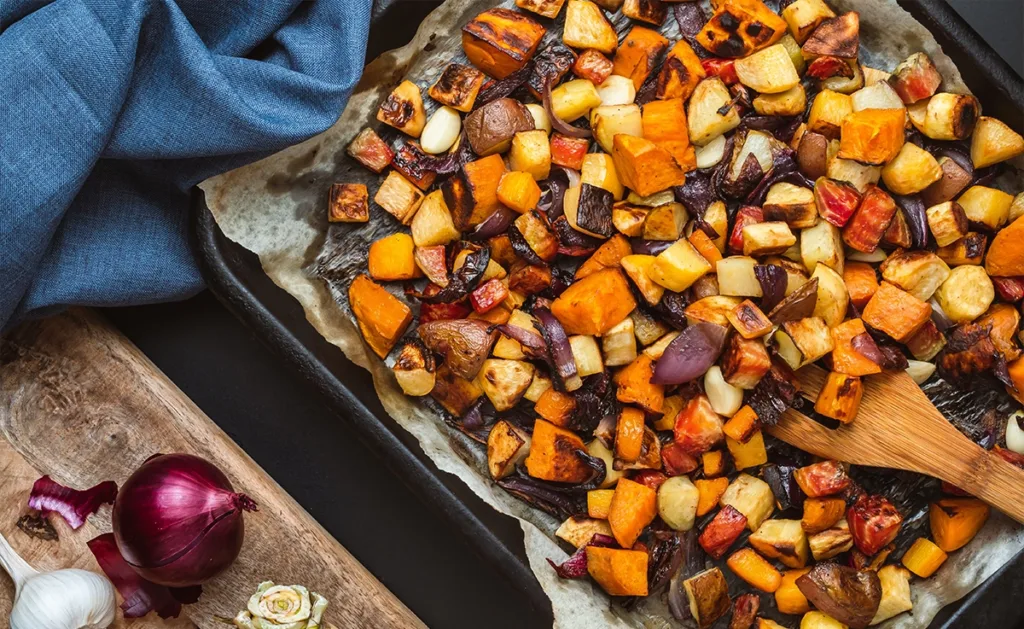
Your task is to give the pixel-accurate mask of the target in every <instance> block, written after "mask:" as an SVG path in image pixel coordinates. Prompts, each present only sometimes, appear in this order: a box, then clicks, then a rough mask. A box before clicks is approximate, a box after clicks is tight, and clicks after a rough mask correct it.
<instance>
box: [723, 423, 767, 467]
mask: <svg viewBox="0 0 1024 629" xmlns="http://www.w3.org/2000/svg"><path fill="white" fill-rule="evenodd" d="M725 445H726V447H727V448H728V449H729V454H730V455H732V461H733V464H734V465H735V467H736V469H737V470H745V469H749V468H752V467H758V466H760V465H764V464H765V463H767V462H768V451H767V449H766V448H765V446H764V435H762V434H761V431H760V430H757V431H755V432H754V434H753V435H752V436H751V437H750V438H749V439H748V440H747V441H746V442H741V441H736V440H733V439H732V438H730V437H726V438H725Z"/></svg>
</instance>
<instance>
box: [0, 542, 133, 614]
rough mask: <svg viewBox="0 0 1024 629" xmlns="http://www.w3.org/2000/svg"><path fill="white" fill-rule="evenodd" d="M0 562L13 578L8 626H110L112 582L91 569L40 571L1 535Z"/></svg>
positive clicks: (114, 607)
mask: <svg viewBox="0 0 1024 629" xmlns="http://www.w3.org/2000/svg"><path fill="white" fill-rule="evenodd" d="M0 566H2V567H3V569H4V570H6V571H7V574H9V575H11V580H12V581H14V587H15V594H14V608H13V609H12V610H11V629H82V628H83V627H109V626H110V625H111V624H112V623H113V622H114V615H115V610H116V608H117V603H116V600H115V599H114V586H113V585H112V584H111V583H110V581H108V580H107V579H106V578H105V577H103V576H100V575H98V574H96V573H94V572H88V571H86V570H78V569H77V568H68V569H65V570H54V571H53V572H39V571H38V570H36V569H34V568H33V567H32V566H30V565H28V563H26V562H25V560H24V559H22V558H21V557H20V556H18V554H17V553H16V552H14V549H13V548H11V546H10V544H8V543H7V540H6V539H4V537H3V536H2V535H0Z"/></svg>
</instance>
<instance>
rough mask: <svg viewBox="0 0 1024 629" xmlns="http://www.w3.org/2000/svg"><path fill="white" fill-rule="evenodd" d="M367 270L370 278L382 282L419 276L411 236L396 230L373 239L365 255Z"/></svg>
mask: <svg viewBox="0 0 1024 629" xmlns="http://www.w3.org/2000/svg"><path fill="white" fill-rule="evenodd" d="M367 270H368V271H369V273H370V277H371V278H373V279H375V280H378V281H384V282H387V281H393V280H409V279H413V278H415V277H419V276H420V270H419V267H417V266H416V262H415V261H414V260H413V241H412V237H411V236H410V235H409V234H403V233H401V232H398V233H396V234H391V235H390V236H385V237H384V238H381V239H380V240H375V241H374V242H373V243H372V244H371V245H370V251H369V254H368V256H367Z"/></svg>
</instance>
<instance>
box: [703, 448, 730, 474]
mask: <svg viewBox="0 0 1024 629" xmlns="http://www.w3.org/2000/svg"><path fill="white" fill-rule="evenodd" d="M700 460H701V470H702V471H703V472H704V477H705V478H715V477H718V476H721V475H723V474H725V463H726V462H725V455H724V454H723V453H722V451H721V450H713V451H711V452H705V453H704V454H702V455H701V456H700Z"/></svg>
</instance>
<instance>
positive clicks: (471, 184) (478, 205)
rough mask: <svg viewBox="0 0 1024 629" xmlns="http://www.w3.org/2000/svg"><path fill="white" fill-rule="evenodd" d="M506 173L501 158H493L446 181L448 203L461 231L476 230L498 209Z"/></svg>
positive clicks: (472, 165) (485, 159) (484, 160)
mask: <svg viewBox="0 0 1024 629" xmlns="http://www.w3.org/2000/svg"><path fill="white" fill-rule="evenodd" d="M505 172H506V170H505V162H504V160H502V159H501V156H500V155H490V156H488V157H484V158H482V159H478V160H476V161H472V162H469V163H467V164H465V165H464V166H463V167H462V168H461V169H460V170H459V171H458V172H457V173H456V174H455V175H454V176H452V177H451V178H449V179H448V180H447V181H445V182H444V184H443V185H442V186H441V190H442V192H443V195H444V202H445V205H446V206H447V207H448V210H449V211H450V212H451V215H452V219H453V221H454V223H455V226H456V227H457V228H459V229H460V230H465V229H467V228H469V227H474V226H476V225H478V224H480V223H481V222H482V221H483V220H484V219H486V218H487V217H489V216H490V215H491V214H492V213H494V211H495V210H497V209H498V207H499V206H500V204H499V202H498V186H499V185H500V184H501V178H502V176H504V174H505Z"/></svg>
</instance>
